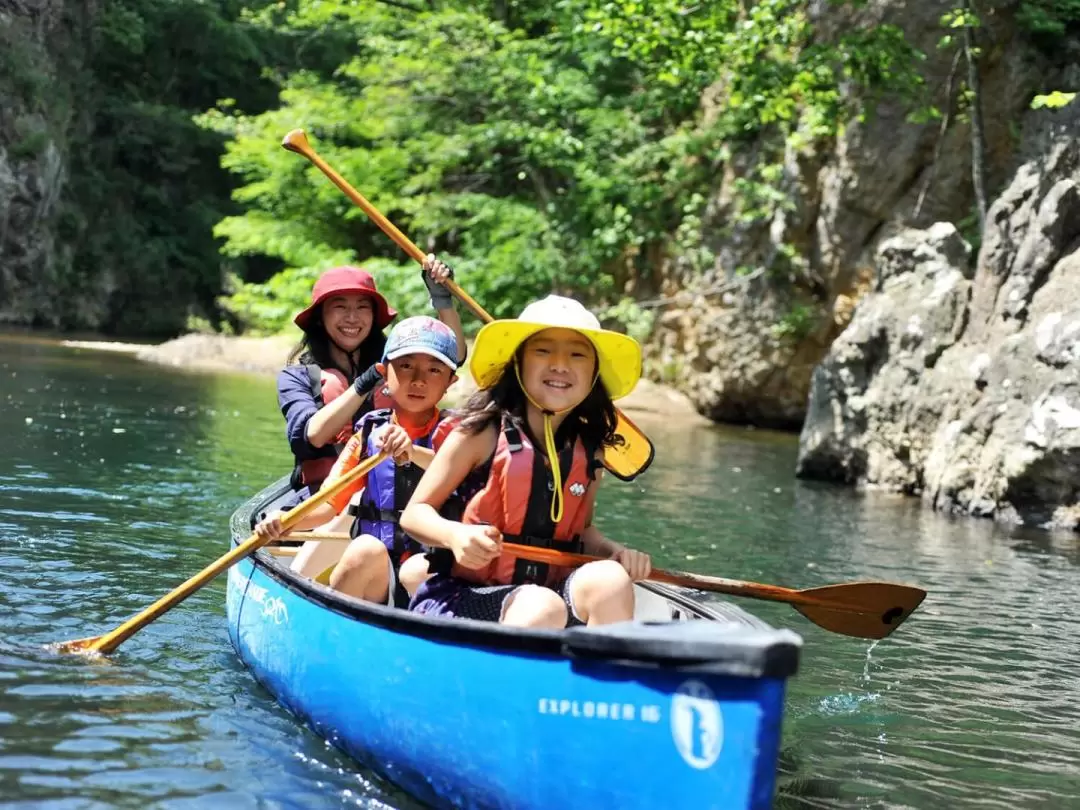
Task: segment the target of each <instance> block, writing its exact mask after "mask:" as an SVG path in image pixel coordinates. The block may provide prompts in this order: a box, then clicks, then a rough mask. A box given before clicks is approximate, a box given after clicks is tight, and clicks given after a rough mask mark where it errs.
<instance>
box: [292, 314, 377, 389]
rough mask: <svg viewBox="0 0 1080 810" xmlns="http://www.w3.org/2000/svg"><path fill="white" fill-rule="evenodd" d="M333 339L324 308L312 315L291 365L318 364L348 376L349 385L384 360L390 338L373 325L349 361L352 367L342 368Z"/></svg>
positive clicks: (297, 345) (294, 350) (294, 349)
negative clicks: (331, 351) (334, 349)
mask: <svg viewBox="0 0 1080 810" xmlns="http://www.w3.org/2000/svg"><path fill="white" fill-rule="evenodd" d="M330 345H331V344H330V336H329V335H328V334H327V333H326V326H325V325H324V324H323V320H322V308H321V307H320V309H319V311H317V312H315V313H314V314H313V315H312V316H311V320H310V321H309V322H308V327H307V329H306V330H305V331H304V336H303V337H302V338H301V339H300V342H299V343H297V344H296V346H295V347H294V348H293V350H292V352H290V354H289V360H288V362H289V364H290V365H291V364H293V363H303V364H304V365H310V364H315V365H317V366H318V367H319V368H336V369H337V370H338V371H340V372H341V373H342V374H344V375H345V376H346V377H348V379H349V382H352V381H353V380H355V379H356V377H357V375H359V374H360V372H362V371H366V370H367V369H369V368H371V366H372V365H374V364H375V363H378V362H379V361H380V360H382V356H383V349H384V347H385V346H386V335H384V334H383V333H382V330H381V329H379V328H378V327H376V326H375V324H374V323H372V324H371V331H370V332H369V333H368V336H367V337H366V338H364V341H363V342H362V343H361V344H360V345H359V346H358V347H357V348H356V350H355V351H353V352H352V353H351V354H350V355H349V358H350V360H351V361H352V368H342V367H341V366H339V365H338V364H337V363H336V362H334V356H333V355H332V354H331V353H330Z"/></svg>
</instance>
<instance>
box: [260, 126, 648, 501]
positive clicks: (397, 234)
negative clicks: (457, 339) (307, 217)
mask: <svg viewBox="0 0 1080 810" xmlns="http://www.w3.org/2000/svg"><path fill="white" fill-rule="evenodd" d="M281 145H282V146H283V147H284V148H285V149H288V150H289V151H290V152H295V153H296V154H298V155H303V156H304V157H305V158H307V159H308V160H310V161H311V162H312V163H313V164H314V165H315V166H316V168H318V169H319V171H321V172H322V173H323V174H325V175H326V176H327V177H328V178H329V179H330V182H332V183H333V184H334V185H335V186H337V187H338V188H339V189H341V190H342V191H343V192H345V196H347V197H348V198H349V199H350V200H352V201H353V202H354V203H356V204H357V205H358V206H359V207H360V208H361V209H363V211H364V213H365V214H367V215H368V216H369V217H370V218H371V221H372V222H374V223H375V224H376V225H378V226H379V227H380V228H381V229H382V231H383V233H385V234H386V235H387V236H389V237H390V238H391V239H393V240H394V241H395V242H396V243H397V245H398V247H400V248H401V249H402V250H404V251H405V252H406V253H407V254H409V256H410V257H412V258H413V259H414V260H415V261H417V262H419V263H421V264H423V262H424V253H423V251H421V250H420V248H418V247H417V246H416V245H415V244H414V243H413V242H412V240H410V239H409V237H407V236H406V235H405V234H403V233H402V232H401V231H399V230H398V229H397V227H396V226H395V225H394V223H392V222H391V221H390V220H388V219H387V218H386V217H384V216H383V215H382V212H381V211H379V209H377V208H376V207H375V206H374V205H372V204H371V203H370V202H368V201H367V200H366V199H365V198H364V196H363V195H362V194H361V193H360V192H359V191H357V190H356V189H355V188H353V187H352V186H351V185H349V183H348V181H347V180H345V178H344V177H342V176H341V175H340V174H338V173H337V172H336V171H334V169H333V168H331V166H330V165H329V164H328V163H327V162H326V161H325V160H323V159H322V158H321V157H319V155H318V154H316V152H315V150H314V149H312V148H311V144H310V143H308V139H307V135H305V134H304V131H303V130H302V129H294V130H293V131H292V132H290V133H289V134H288V135H286V136H285V138H284V140H282V142H281ZM446 286H447V287H448V288H449V290H450V292H451V293H453V294H454V295H455V296H457V298H458V300H459V301H461V303H463V304H464V305H465V306H466V307H468V308H469V309H470V310H471V311H472V313H473V314H474V315H476V317H477V318H479V319H480V320H481V321H483V322H484V323H488V322H490V321H491V320H492V317H491V315H489V314H488V313H487V312H486V311H485V310H484V308H483V307H482V306H480V305H479V304H478V303H476V301H474V300H473V299H472V297H471V296H469V294H468V293H466V292H465V291H464V290H463V289H461V287H459V286H458V285H457V283H455V282H454V281H453V280H452V279H450V280H448V281H447V282H446ZM616 414H617V416H618V423H617V424H616V426H615V438H616V444H615V445H613V446H609V447H605V448H604V466H605V467H606V468H607V469H608V471H609V472H610V473H611V474H612V475H614V476H615V477H616V478H621V479H622V480H623V481H633V480H634V479H635V478H637V477H638V476H639V475H641V474H642V473H643V472H645V470H647V469H648V468H649V465H650V464H652V460H653V456H654V455H655V450H654V449H653V445H652V442H651V441H649V437H648V436H646V435H645V433H644V432H643V431H642V430H641V428H639V427H638V426H637V425H635V424H634V423H633V422H631V421H630V418H629V417H628V416H627V415H626V414H625V413H623V412H622V411H621V410H616Z"/></svg>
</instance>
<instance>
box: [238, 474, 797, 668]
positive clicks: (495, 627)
mask: <svg viewBox="0 0 1080 810" xmlns="http://www.w3.org/2000/svg"><path fill="white" fill-rule="evenodd" d="M288 489H289V483H288V479H287V478H282V479H280V480H278V481H276V482H275V483H273V484H271V485H270V486H268V487H266V488H264V489H263V490H262V491H260V492H258V493H256V494H255V495H254V496H253V497H251V498H250V499H249V500H248V501H246V502H245V503H244V504H243V505H241V506H240V507H239V508H238V509H237V510H236V511H235V512H234V513H233V515H232V520H231V523H230V530H231V542H232V544H233V545H236V544H237V543H238V542H240V540H241V539H243V538H245V537H247V536H248V535H249V534H250V532H251V528H252V525H253V517H254V515H256V514H257V513H258V512H259V511H260V510H262V509H263V508H265V506H266V505H268V504H269V503H271V502H272V501H274V500H275V499H277V498H279V497H280V496H281V495H283V494H284V493H285V492H286V491H287V490H288ZM251 560H252V562H254V564H255V565H256V566H257V567H258V568H259V569H260V570H261V571H262V572H263V573H264V574H265V575H266V576H268V577H270V578H272V579H273V580H274V581H275V582H277V583H279V584H280V585H281V586H283V587H285V588H287V589H288V590H289V591H291V592H293V593H295V594H297V595H298V596H300V597H301V598H304V599H307V600H309V601H311V602H314V603H316V604H318V605H320V606H321V607H323V608H325V609H327V610H330V611H332V612H334V613H336V614H339V615H341V616H343V617H346V618H348V619H351V620H353V621H359V622H362V623H364V624H367V625H372V626H376V627H381V628H384V629H387V630H390V631H392V632H395V633H403V634H407V635H411V636H420V637H423V638H425V639H428V640H430V641H434V642H438V643H448V644H456V645H466V646H470V647H479V648H485V649H491V650H499V651H506V652H510V653H515V654H533V655H542V656H553V657H560V658H566V659H570V660H579V661H582V662H583V663H584V662H587V661H604V662H607V663H612V664H621V665H625V666H629V667H634V668H646V669H673V668H674V669H678V670H679V671H685V672H688V673H689V672H699V673H714V674H720V675H729V676H733V677H757V678H760V677H766V678H785V677H788V676H791V675H793V674H795V672H796V670H797V668H798V659H799V652H800V648H801V646H802V640H801V639H800V638H799V636H797V635H796V634H795V633H793V632H791V631H789V630H776V629H773V628H771V627H770V626H769V625H767V624H765V623H764V622H761V621H760V620H757V619H756V617H753V620H752V622H745V623H740V622H737V621H732V620H731V617H730V616H724V615H722V613H720V612H718V611H715V610H712V609H710V606H708V605H706V604H701V603H698V602H696V601H694V600H693V598H692V597H690V596H689V594H688V593H683V592H681V591H675V590H674V589H671V588H669V587H667V586H664V585H659V584H656V583H642V585H643V587H646V588H647V589H648V590H650V591H652V592H654V593H657V594H659V595H661V596H663V597H665V598H668V599H669V600H670V601H671V602H672V603H673V604H674V605H675V606H677V607H679V608H680V609H682V610H684V611H686V612H691V613H694V614H696V615H697V617H698V618H699V619H705V620H712V621H700V622H699V621H687V622H658V623H653V622H625V623H620V624H616V625H608V626H607V627H604V628H602V629H601V628H590V629H586V628H570V629H565V630H539V629H527V628H517V627H505V626H503V625H499V624H496V623H493V622H482V621H477V620H473V619H464V618H446V617H441V616H427V615H423V614H418V613H409V612H407V611H403V610H400V609H398V608H393V607H389V606H387V605H379V604H375V603H373V602H365V601H362V600H359V599H354V598H352V597H350V596H346V595H344V594H342V593H340V592H339V591H335V590H333V589H332V588H329V587H327V586H325V585H322V584H320V583H318V582H315V581H314V580H312V579H310V578H308V577H303V576H301V575H300V574H297V573H295V572H293V571H292V570H290V569H289V567H288V565H287V564H283V562H282V560H281V559H279V558H276V557H274V556H273V555H272V554H270V553H269V552H268V551H267V550H261V551H259V552H257V553H256V554H255V555H253V556H252V557H251ZM742 615H743V616H746V615H748V614H745V613H744V614H742Z"/></svg>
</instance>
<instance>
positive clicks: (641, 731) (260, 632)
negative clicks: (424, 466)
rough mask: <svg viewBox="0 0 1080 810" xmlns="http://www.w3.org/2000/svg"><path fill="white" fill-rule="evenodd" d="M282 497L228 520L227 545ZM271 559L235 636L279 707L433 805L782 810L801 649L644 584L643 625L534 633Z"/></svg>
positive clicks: (252, 571)
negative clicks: (774, 809) (788, 717)
mask: <svg viewBox="0 0 1080 810" xmlns="http://www.w3.org/2000/svg"><path fill="white" fill-rule="evenodd" d="M286 491H287V483H286V482H284V481H282V482H278V483H277V484H275V485H273V486H271V487H268V488H267V489H265V490H263V491H262V492H261V493H259V494H258V495H256V496H255V497H254V498H252V499H251V500H250V501H248V502H247V503H246V504H244V505H243V506H242V507H241V508H240V509H238V510H237V511H236V513H235V514H234V515H233V517H232V525H231V531H232V541H233V543H234V544H236V543H238V542H241V541H243V540H244V539H246V538H247V537H248V536H249V535H250V533H251V528H252V525H253V519H254V518H255V517H256V516H257V515H258V514H259V513H260V512H262V511H264V510H266V509H268V508H271V507H272V506H273V504H274V503H275V502H276V501H277V500H278V499H280V498H281V497H282V496H283V495H284V494H285V492H286ZM289 563H290V560H289V559H288V558H286V557H276V556H275V555H274V553H273V551H272V550H265V549H264V550H262V551H260V552H258V553H257V554H256V555H255V556H254V557H250V558H248V559H245V560H242V561H241V562H240V563H238V564H237V565H235V566H233V568H232V569H230V571H229V577H228V595H227V603H228V604H227V612H228V622H229V635H230V637H231V639H232V643H233V645H234V646H235V647H236V650H237V652H238V653H239V655H240V658H241V659H242V660H243V662H244V663H245V665H246V666H247V667H248V668H249V669H250V670H251V672H252V674H253V675H254V676H255V677H256V678H257V679H258V680H259V682H260V683H262V684H263V685H264V686H265V687H266V688H267V689H269V690H270V692H272V693H273V694H274V695H275V696H276V698H277V699H278V701H280V703H281V704H282V705H283V706H285V707H286V708H287V709H289V710H290V711H292V712H293V713H295V714H296V715H297V716H298V717H299V718H301V719H302V720H303V721H304V722H305V723H307V724H308V725H309V726H310V727H311V728H312V729H313V730H314V731H315V732H316V733H317V734H319V735H320V736H321V737H322V738H324V739H325V740H327V741H329V742H330V743H331V744H333V745H334V746H336V747H338V748H340V749H342V750H343V751H345V752H346V753H347V754H349V755H350V756H351V757H353V758H354V759H356V760H357V761H358V762H360V763H363V764H365V765H367V766H368V767H370V768H373V769H374V770H376V771H378V772H379V773H381V774H383V775H384V776H386V777H387V778H388V779H389V780H390V781H392V782H394V783H396V784H397V785H399V786H400V787H402V788H403V789H405V790H406V791H407V792H409V793H410V794H412V795H413V796H415V797H417V798H418V799H420V800H421V801H423V802H426V803H428V804H430V805H433V806H437V807H477V808H488V807H498V808H503V807H505V808H509V807H514V808H518V807H520V808H541V807H544V808H550V807H618V808H620V809H621V810H628V809H629V808H656V807H664V808H666V810H672V809H673V808H681V807H692V808H695V809H696V808H704V807H716V808H725V810H742V808H768V807H770V806H771V804H772V796H773V789H774V783H775V777H776V765H777V757H778V752H779V744H780V725H781V719H782V716H783V709H784V686H785V682H786V679H787V678H788V677H789V676H791V675H793V674H794V673H795V670H796V667H797V664H798V657H799V650H800V646H801V640H800V638H799V637H798V636H797V635H795V634H794V633H792V632H790V631H787V630H775V629H773V628H771V627H769V626H768V625H766V624H764V623H763V622H761V621H760V620H758V619H756V618H755V617H752V616H750V615H749V614H747V613H745V612H743V611H741V610H739V609H738V608H736V607H735V606H733V605H730V604H726V603H718V602H710V603H708V604H706V603H702V602H698V601H696V600H694V599H693V598H692V597H691V596H690V594H689V593H688V592H684V591H680V590H676V589H672V588H667V587H665V586H660V585H653V584H651V583H650V584H648V585H645V586H639V588H638V592H637V595H638V610H637V612H638V619H639V620H638V621H635V622H628V623H625V624H620V625H610V626H608V627H605V628H598V629H585V628H576V629H571V630H563V631H557V632H556V631H522V630H512V629H509V628H504V627H500V626H498V625H496V624H493V623H486V622H475V621H470V620H464V619H441V618H431V617H425V616H418V615H415V614H410V613H408V612H407V611H402V610H397V609H394V608H388V607H385V606H382V605H374V604H370V603H366V602H361V601H359V600H355V599H352V598H350V597H346V596H342V595H341V594H339V593H337V592H336V591H333V590H331V589H329V588H326V587H324V586H322V585H320V584H319V583H317V582H315V581H314V580H312V579H309V578H307V577H303V576H301V575H299V574H296V573H293V572H292V571H290V570H289Z"/></svg>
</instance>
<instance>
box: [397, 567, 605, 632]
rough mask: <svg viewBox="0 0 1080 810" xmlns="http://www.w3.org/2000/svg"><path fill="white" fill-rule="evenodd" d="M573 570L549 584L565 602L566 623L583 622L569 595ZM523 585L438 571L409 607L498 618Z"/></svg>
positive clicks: (489, 619)
mask: <svg viewBox="0 0 1080 810" xmlns="http://www.w3.org/2000/svg"><path fill="white" fill-rule="evenodd" d="M576 573H577V572H576V571H575V572H574V574H576ZM574 574H571V575H570V576H568V577H567V578H566V579H565V580H563V581H562V582H561V583H558V584H557V585H555V586H549V587H550V588H551V590H553V591H555V593H557V594H559V596H561V597H562V599H563V601H564V602H565V603H566V615H567V620H566V626H567V627H575V626H579V625H582V624H584V622H583V621H582V620H581V617H580V616H578V614H577V611H576V610H575V609H574V600H573V598H572V597H571V595H570V583H571V582H573V580H574ZM521 587H524V586H522V585H477V584H476V583H474V582H468V581H467V580H464V579H458V578H457V577H451V576H446V575H436V576H433V577H432V578H431V579H429V580H428V581H427V582H425V583H424V584H423V585H421V586H420V588H419V590H417V592H416V595H415V596H414V597H413V599H412V603H411V604H410V605H409V609H410V610H414V611H416V612H417V613H425V614H427V615H429V616H457V617H459V618H463V619H479V620H480V621H485V622H497V621H499V620H500V619H502V615H503V611H504V610H505V606H506V602H507V599H509V598H510V597H511V596H512V595H513V594H514V592H515V591H517V590H518V588H521Z"/></svg>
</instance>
